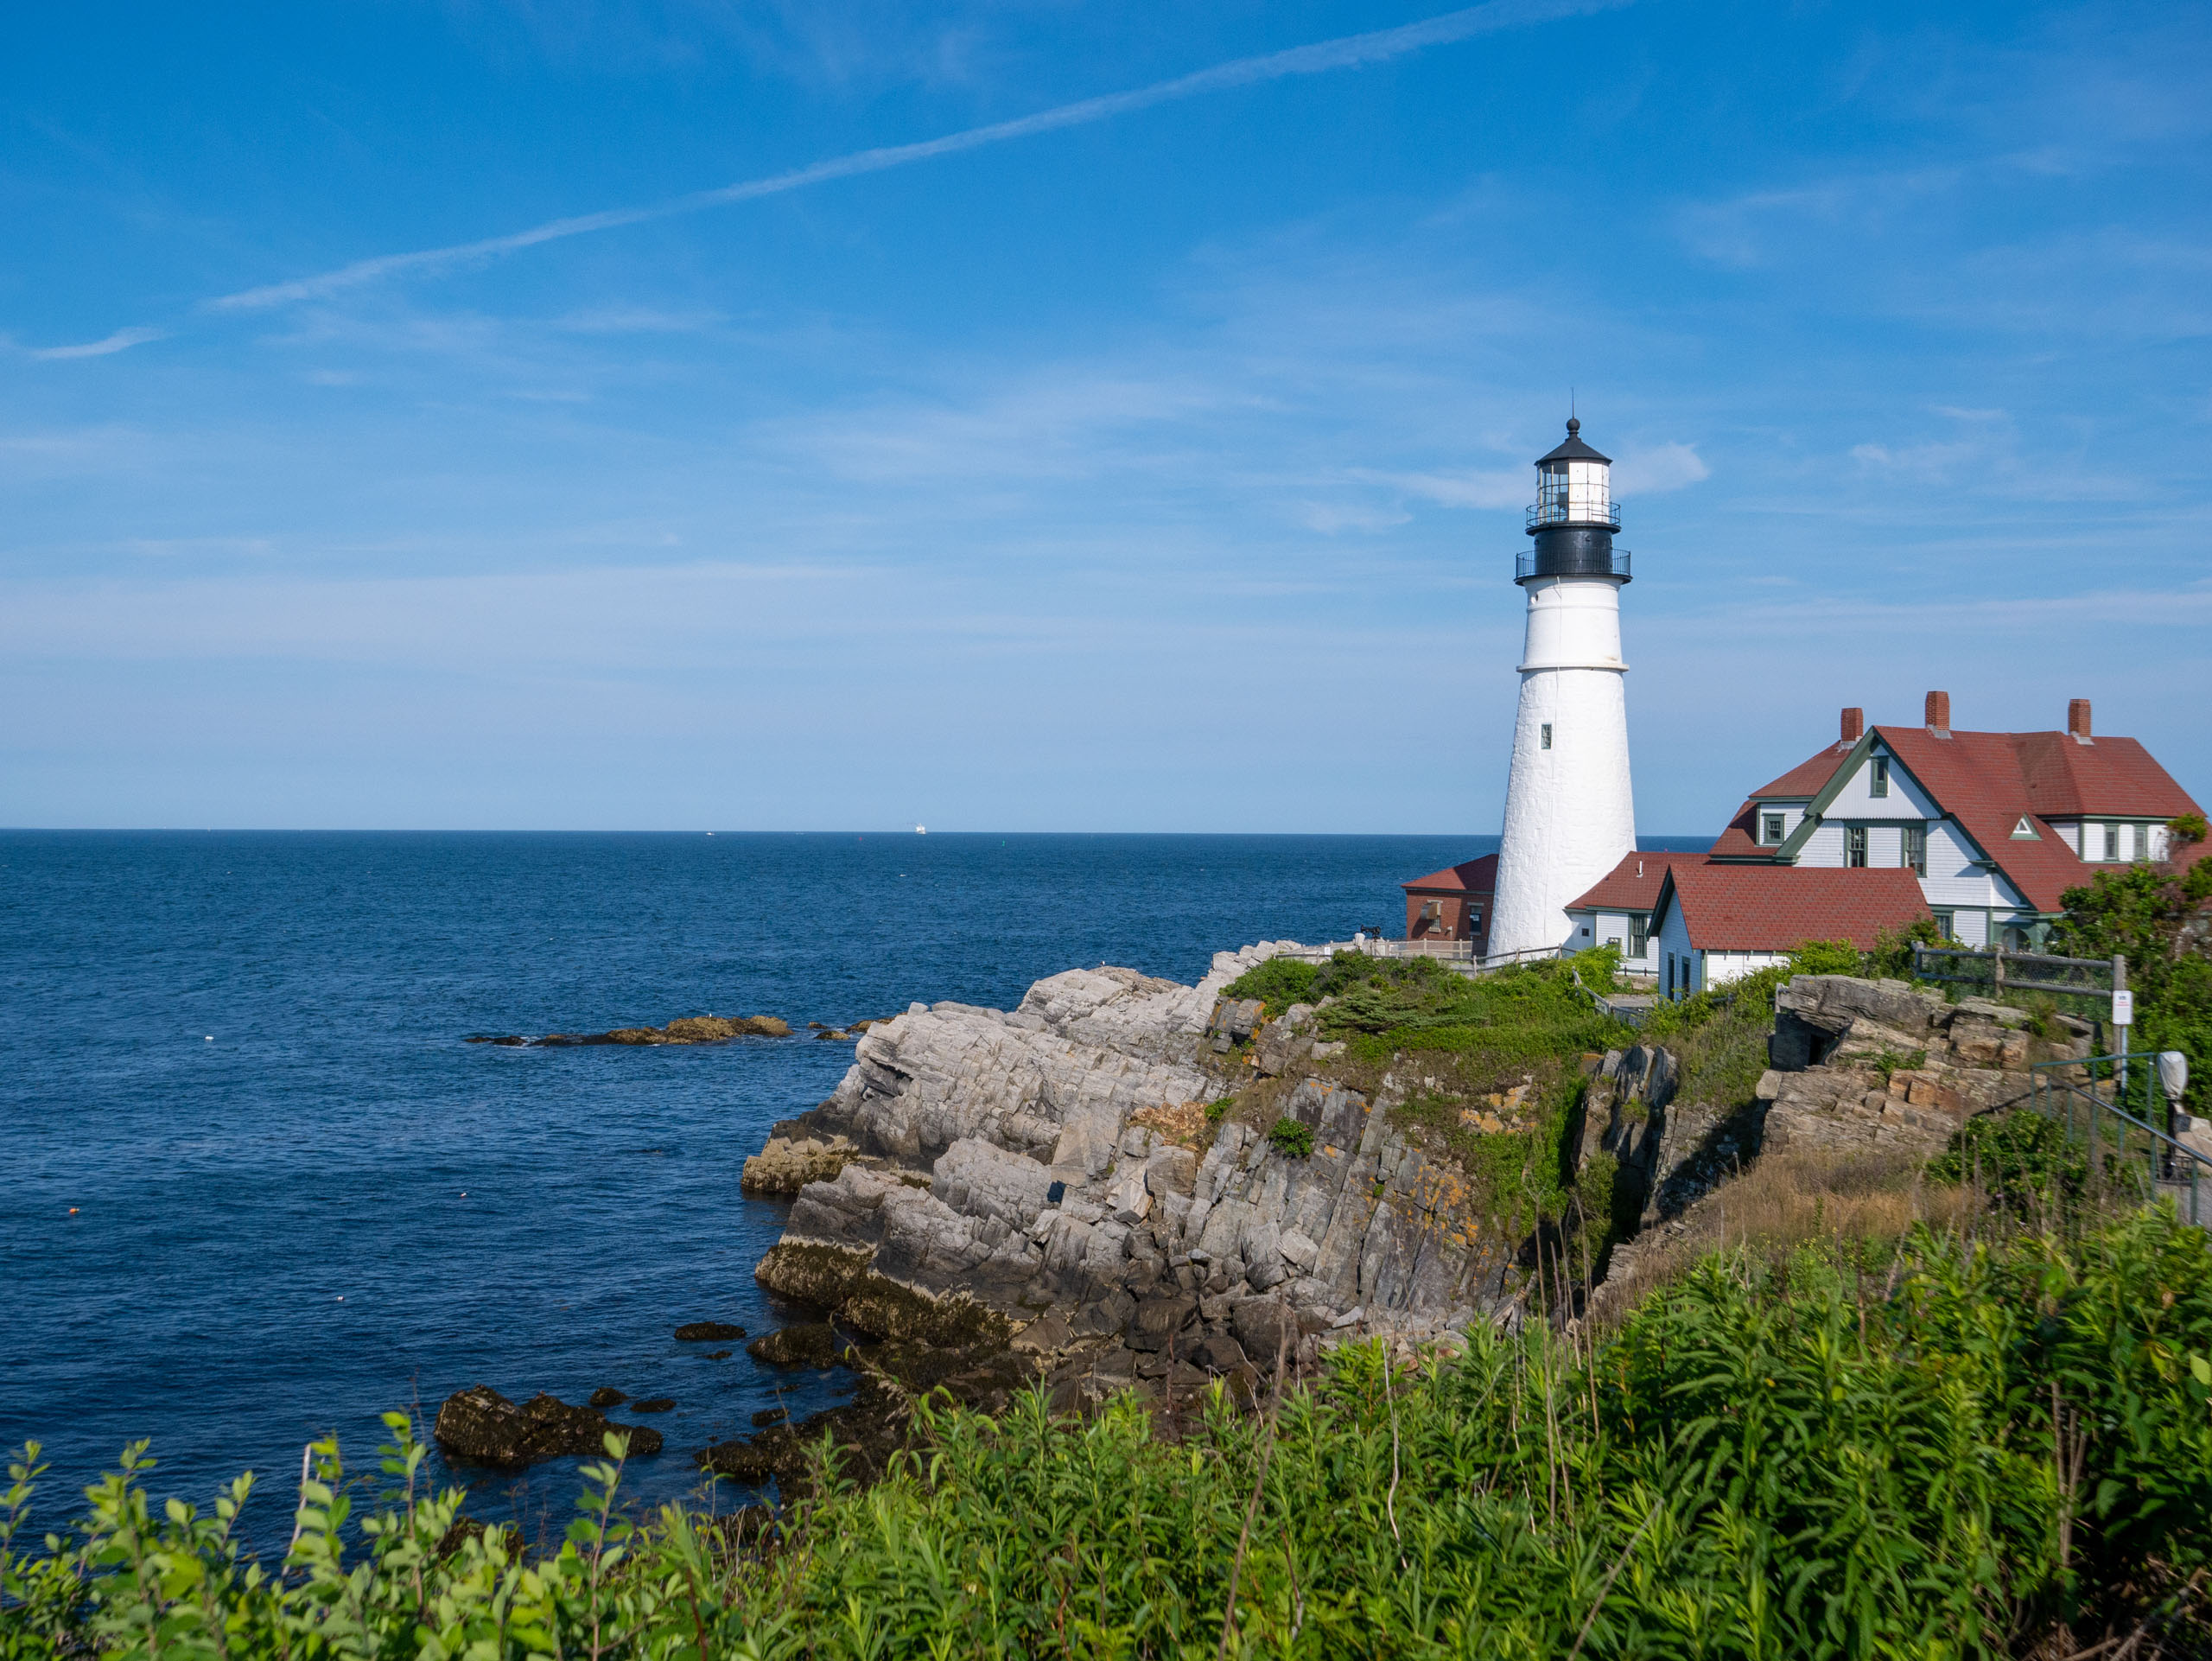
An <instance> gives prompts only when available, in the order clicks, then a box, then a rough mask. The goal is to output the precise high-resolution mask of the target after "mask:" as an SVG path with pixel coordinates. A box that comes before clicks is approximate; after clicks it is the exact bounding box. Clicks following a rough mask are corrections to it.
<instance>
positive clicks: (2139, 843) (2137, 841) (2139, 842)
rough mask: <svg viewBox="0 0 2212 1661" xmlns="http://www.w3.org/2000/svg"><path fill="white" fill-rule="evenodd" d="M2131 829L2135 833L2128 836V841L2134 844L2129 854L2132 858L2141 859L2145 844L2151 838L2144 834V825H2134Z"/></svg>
mask: <svg viewBox="0 0 2212 1661" xmlns="http://www.w3.org/2000/svg"><path fill="white" fill-rule="evenodd" d="M2129 829H2131V830H2132V831H2133V832H2134V835H2133V836H2131V837H2128V842H2129V843H2131V844H2132V847H2131V850H2130V851H2129V853H2128V857H2129V858H2130V859H2140V858H2142V857H2143V855H2144V848H2143V844H2144V843H2145V842H2147V841H2149V840H2150V838H2149V837H2147V836H2145V834H2144V831H2143V827H2142V826H2141V825H2139V824H2138V825H2132V826H2130V827H2129Z"/></svg>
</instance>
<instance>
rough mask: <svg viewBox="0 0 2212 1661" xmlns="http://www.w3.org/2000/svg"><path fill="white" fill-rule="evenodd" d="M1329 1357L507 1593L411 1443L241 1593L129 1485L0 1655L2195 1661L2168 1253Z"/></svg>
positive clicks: (23, 1478)
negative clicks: (386, 1481) (1161, 1431)
mask: <svg viewBox="0 0 2212 1661" xmlns="http://www.w3.org/2000/svg"><path fill="white" fill-rule="evenodd" d="M1468 1340H1469V1341H1468V1347H1467V1352H1466V1354H1465V1357H1464V1358H1463V1359H1459V1360H1458V1361H1456V1362H1446V1361H1442V1360H1438V1359H1432V1360H1430V1361H1429V1362H1427V1363H1426V1364H1425V1365H1423V1366H1421V1368H1420V1369H1419V1370H1417V1371H1413V1372H1409V1373H1402V1372H1395V1371H1393V1369H1392V1368H1391V1367H1390V1366H1389V1365H1388V1363H1387V1360H1386V1358H1385V1356H1384V1353H1383V1351H1382V1349H1381V1348H1380V1347H1379V1346H1372V1345H1370V1346H1354V1347H1348V1348H1346V1349H1344V1350H1341V1351H1339V1352H1338V1353H1337V1356H1336V1358H1335V1359H1334V1361H1333V1362H1332V1365H1331V1367H1330V1369H1329V1371H1328V1372H1327V1374H1326V1376H1325V1379H1324V1380H1323V1381H1322V1382H1321V1383H1320V1384H1319V1385H1318V1386H1317V1387H1313V1388H1310V1389H1300V1390H1294V1391H1290V1392H1289V1393H1287V1397H1286V1398H1285V1399H1284V1401H1283V1402H1282V1403H1281V1407H1280V1409H1279V1411H1278V1412H1277V1414H1276V1415H1275V1416H1273V1417H1268V1416H1264V1415H1262V1416H1242V1415H1239V1414H1237V1413H1236V1412H1235V1411H1234V1410H1231V1409H1230V1406H1229V1405H1228V1403H1227V1400H1226V1398H1225V1397H1222V1396H1218V1395H1217V1396H1216V1397H1215V1398H1214V1400H1213V1404H1212V1406H1211V1409H1210V1410H1208V1411H1207V1412H1206V1413H1205V1415H1204V1416H1203V1418H1202V1422H1198V1423H1195V1424H1191V1425H1189V1426H1188V1427H1187V1429H1188V1434H1187V1435H1186V1436H1185V1440H1184V1441H1182V1442H1181V1443H1179V1444H1169V1443H1164V1442H1162V1441H1159V1440H1156V1439H1155V1435H1154V1419H1153V1417H1152V1416H1151V1415H1150V1414H1149V1413H1148V1412H1147V1410H1145V1409H1144V1408H1143V1406H1142V1405H1141V1403H1138V1402H1136V1401H1135V1400H1134V1399H1133V1398H1128V1397H1124V1398H1122V1399H1120V1400H1118V1401H1116V1402H1115V1403H1109V1405H1108V1406H1107V1407H1106V1408H1105V1409H1104V1410H1102V1411H1101V1412H1100V1413H1099V1414H1098V1415H1097V1416H1096V1417H1095V1418H1094V1419H1092V1420H1091V1421H1090V1422H1087V1423H1086V1422H1069V1421H1064V1420H1054V1419H1053V1418H1052V1416H1050V1414H1049V1412H1048V1411H1047V1410H1046V1403H1045V1398H1044V1397H1042V1395H1041V1394H1036V1393H1033V1394H1031V1395H1029V1396H1027V1397H1024V1398H1022V1399H1021V1400H1020V1402H1019V1403H1017V1405H1016V1406H1015V1407H1014V1409H1013V1410H1010V1411H1009V1412H1008V1413H1007V1415H1006V1416H1004V1417H1002V1418H1001V1419H999V1420H997V1421H992V1420H989V1419H986V1418H982V1417H979V1416H973V1415H970V1414H967V1413H963V1412H957V1411H946V1412H944V1413H936V1412H932V1411H931V1410H929V1409H927V1408H926V1407H925V1408H924V1409H923V1410H921V1412H920V1414H919V1416H918V1429H919V1430H920V1432H921V1437H920V1445H918V1448H917V1449H916V1451H915V1453H914V1454H913V1455H912V1457H911V1458H906V1459H904V1460H902V1461H901V1462H899V1464H898V1465H897V1466H896V1467H895V1468H894V1470H893V1473H892V1475H891V1476H890V1477H889V1478H888V1479H887V1480H885V1481H883V1482H881V1483H880V1484H879V1485H877V1486H875V1487H874V1488H872V1489H870V1490H868V1491H866V1492H856V1491H854V1490H852V1489H850V1488H849V1487H841V1486H837V1485H836V1484H835V1483H834V1482H830V1483H823V1484H818V1485H817V1486H816V1488H815V1489H814V1491H813V1492H814V1498H813V1499H811V1500H810V1501H809V1502H808V1503H807V1505H805V1506H804V1507H803V1508H801V1509H798V1510H796V1511H792V1512H791V1513H789V1514H787V1515H786V1516H785V1517H784V1518H782V1519H781V1524H780V1532H777V1531H770V1532H769V1533H767V1534H766V1535H763V1534H762V1533H761V1532H760V1527H759V1517H758V1513H752V1514H750V1516H749V1517H740V1518H730V1517H727V1516H725V1517H721V1518H710V1517H708V1516H705V1515H702V1514H701V1512H699V1511H696V1510H694V1509H688V1508H685V1507H682V1506H671V1507H669V1508H666V1509H664V1510H663V1511H659V1512H658V1513H657V1514H655V1515H653V1516H652V1517H650V1518H644V1519H638V1518H632V1517H630V1516H628V1515H626V1514H625V1512H624V1511H623V1510H622V1508H621V1507H620V1504H619V1503H618V1496H617V1489H616V1483H617V1480H618V1472H617V1466H616V1463H615V1462H614V1461H611V1460H610V1461H603V1462H599V1463H596V1464H594V1466H592V1467H588V1476H589V1480H590V1488H589V1491H588V1492H587V1494H586V1496H585V1498H584V1499H583V1501H582V1506H581V1510H582V1514H581V1515H580V1516H579V1517H578V1518H577V1519H576V1521H575V1523H573V1524H571V1525H570V1527H569V1531H568V1533H567V1535H566V1537H565V1538H563V1539H561V1540H558V1541H556V1542H554V1543H552V1544H551V1545H550V1547H546V1548H541V1549H540V1550H537V1551H534V1552H530V1553H524V1552H521V1551H518V1549H517V1542H516V1540H515V1538H514V1537H513V1536H512V1535H511V1534H509V1533H506V1532H504V1531H498V1530H493V1531H470V1530H469V1528H468V1527H467V1525H466V1524H462V1523H461V1518H460V1508H461V1498H462V1496H461V1492H460V1491H459V1490H451V1491H448V1492H442V1493H432V1492H429V1491H428V1489H427V1488H426V1487H425V1486H424V1483H423V1469H422V1461H423V1448H422V1446H421V1445H420V1444H419V1443H416V1442H415V1441H412V1440H411V1438H410V1435H409V1434H408V1426H407V1421H406V1420H405V1418H404V1417H403V1416H397V1415H395V1416H392V1417H391V1419H390V1420H389V1421H388V1422H389V1423H391V1426H392V1428H393V1430H394V1433H395V1437H396V1441H395V1446H394V1447H393V1448H391V1450H390V1459H389V1461H388V1462H387V1464H386V1466H385V1469H386V1471H387V1473H389V1474H390V1476H391V1478H392V1479H393V1480H394V1483H395V1484H396V1492H391V1493H390V1494H388V1495H387V1496H386V1497H385V1499H383V1500H382V1501H380V1502H378V1503H377V1504H376V1505H374V1506H373V1508H372V1509H371V1510H370V1511H369V1512H368V1514H366V1515H360V1516H357V1515H356V1514H355V1513H354V1511H353V1501H352V1499H350V1498H348V1497H347V1490H346V1486H345V1483H344V1480H343V1473H342V1472H341V1471H340V1467H339V1465H338V1462H337V1451H336V1448H335V1447H334V1446H333V1445H332V1444H330V1443H327V1442H326V1443H323V1444H321V1445H320V1446H319V1448H318V1450H317V1458H318V1461H319V1463H318V1467H317V1469H316V1472H315V1479H314V1480H313V1481H311V1482H310V1483H308V1484H306V1485H303V1486H302V1492H301V1501H300V1505H299V1512H298V1521H299V1524H300V1527H299V1532H298V1535H297V1537H296V1544H295V1545H294V1547H293V1548H292V1550H291V1551H290V1553H289V1556H287V1557H286V1558H285V1559H284V1560H283V1562H282V1563H272V1564H269V1565H259V1564H256V1563H254V1562H252V1561H251V1559H250V1558H249V1557H248V1556H247V1555H246V1554H245V1552H244V1550H242V1549H241V1547H240V1545H239V1543H238V1533H237V1531H236V1528H235V1524H236V1522H237V1519H238V1508H239V1506H240V1505H244V1504H245V1503H246V1499H247V1492H248V1486H249V1485H247V1484H246V1483H245V1482H243V1481H242V1482H241V1483H239V1484H238V1485H234V1486H233V1487H232V1489H230V1490H228V1491H226V1493H225V1494H224V1495H223V1496H221V1497H220V1498H219V1499H218V1500H217V1502H216V1504H215V1506H214V1508H213V1512H212V1513H203V1512H201V1511H198V1510H195V1509H194V1508H192V1507H189V1506H186V1505H182V1504H181V1503H179V1502H175V1501H172V1502H170V1503H169V1505H168V1506H167V1507H166V1508H163V1507H160V1506H157V1505H151V1504H149V1501H148V1499H147V1497H146V1495H145V1492H144V1490H143V1487H142V1486H140V1483H141V1480H142V1479H143V1475H144V1473H145V1470H146V1468H147V1467H146V1463H145V1461H143V1459H141V1458H140V1457H139V1456H138V1454H137V1453H136V1452H134V1454H133V1455H132V1456H131V1458H130V1460H129V1461H126V1467H125V1469H124V1471H123V1472H122V1473H118V1475H117V1476H115V1477H113V1478H111V1479H109V1480H106V1481H105V1482H103V1483H102V1484H101V1485H99V1486H98V1487H96V1488H95V1489H94V1490H93V1491H92V1495H91V1499H92V1512H91V1514H90V1515H89V1516H88V1517H87V1518H86V1520H85V1521H84V1522H83V1523H82V1524H79V1525H78V1526H76V1527H75V1528H73V1529H71V1530H68V1531H64V1532H62V1533H61V1534H60V1535H58V1536H57V1537H55V1538H54V1540H53V1542H52V1543H50V1544H49V1545H48V1546H47V1547H45V1548H44V1549H42V1550H41V1549H40V1548H38V1547H37V1546H35V1545H32V1546H29V1549H28V1550H24V1549H23V1548H24V1546H25V1543H26V1542H27V1539H28V1537H29V1528H28V1527H27V1526H26V1524H25V1506H26V1505H27V1503H28V1502H29V1499H30V1498H31V1497H32V1496H31V1492H30V1490H31V1487H32V1477H31V1473H30V1471H29V1468H27V1467H18V1474H17V1477H16V1485H15V1486H14V1488H13V1490H12V1491H10V1492H9V1493H8V1494H7V1495H5V1496H4V1497H0V1512H4V1513H5V1518H6V1521H5V1524H4V1531H0V1581H4V1594H0V1596H4V1607H0V1651H4V1652H6V1653H8V1654H10V1655H31V1654H40V1655H46V1654H80V1655H90V1654H99V1653H107V1654H115V1655H145V1656H148V1657H149V1658H150V1657H153V1656H156V1655H168V1656H174V1657H177V1658H185V1657H200V1656H224V1657H236V1658H245V1657H250V1656H251V1657H261V1656H270V1657H275V1656H296V1657H300V1658H302V1661H304V1658H308V1657H313V1656H363V1657H366V1656H380V1657H404V1656H423V1657H432V1656H435V1657H449V1656H461V1655H480V1656H483V1657H485V1658H487V1661H493V1658H506V1657H522V1656H529V1655H540V1654H564V1655H591V1656H596V1657H601V1658H621V1661H630V1658H637V1661H645V1658H656V1661H658V1658H671V1661H673V1658H682V1661H708V1658H729V1661H739V1658H753V1661H764V1658H797V1657H800V1656H806V1657H810V1658H817V1661H843V1658H861V1657H868V1658H910V1657H911V1658H923V1657H934V1656H950V1655H958V1656H982V1655H989V1656H1007V1657H1016V1656H1020V1657H1027V1656H1061V1655H1119V1656H1132V1657H1134V1656H1159V1657H1166V1656H1190V1657H1205V1656H1210V1655H1213V1654H1215V1653H1216V1652H1217V1651H1225V1652H1227V1653H1230V1654H1235V1655H1239V1656H1261V1655H1266V1656H1289V1657H1294V1658H1320V1657H1334V1656H1340V1655H1360V1656H1367V1657H1380V1658H1400V1657H1405V1658H1411V1657H1436V1656H1444V1655H1482V1656H1485V1657H1488V1656H1503V1657H1516V1658H1529V1661H1535V1658H1540V1657H1542V1658H1557V1657H1562V1656H1570V1655H1581V1656H1588V1657H1592V1658H1613V1657H1623V1658H1625V1657H1673V1656H1702V1657H1715V1658H1719V1657H1747V1658H1748V1657H1760V1658H1790V1657H1797V1656H1808V1657H1809V1656H1833V1655H1853V1656H1861V1655H1864V1656H1901V1655H1912V1656H1931V1657H1932V1656H1970V1657H1981V1656H1990V1657H1995V1656H2002V1655H2011V1654H2021V1653H2028V1652H2031V1651H2032V1652H2034V1653H2038V1654H2050V1655H2066V1654H2072V1653H2075V1652H2076V1651H2083V1650H2084V1649H2088V1651H2089V1652H2091V1653H2100V1654H2101V1653H2105V1652H2107V1651H2110V1650H2112V1649H2113V1648H2114V1647H2115V1646H2116V1645H2120V1644H2122V1643H2123V1642H2126V1641H2128V1639H2129V1635H2130V1634H2134V1635H2136V1641H2135V1642H2134V1652H2136V1653H2139V1654H2144V1655H2147V1654H2151V1653H2154V1652H2156V1653H2164V1654H2169V1655H2171V1654H2196V1653H2202V1652H2203V1651H2204V1648H2205V1646H2206V1645H2207V1644H2208V1642H2212V1626H2208V1624H2207V1620H2206V1617H2205V1613H2204V1603H2203V1595H2202V1584H2203V1581H2204V1577H2205V1575H2207V1573H2208V1571H2212V1359H2208V1358H2209V1357H2212V1256H2209V1255H2208V1251H2207V1246H2206V1241H2205V1237H2204V1236H2203V1235H2202V1233H2201V1232H2199V1231H2196V1230H2193V1229H2190V1228H2187V1227H2184V1226H2182V1225H2178V1224H2177V1222H2176V1221H2175V1220H2174V1219H2173V1218H2172V1216H2171V1213H2170V1212H2167V1213H2151V1214H2145V1215H2142V1216H2139V1217H2136V1218H2134V1219H2129V1220H2126V1221H2124V1222H2121V1223H2120V1224H2117V1225H2113V1226H2110V1227H2107V1228H2106V1229H2104V1230H2102V1231H2099V1232H2096V1233H2094V1234H2091V1235H2089V1236H2088V1237H2086V1238H2079V1239H2076V1240H2075V1241H2073V1242H2071V1243H2063V1242H2061V1241H2058V1240H2056V1239H2051V1238H2033V1237H2030V1238H2012V1239H2010V1240H2003V1241H1999V1242H1997V1243H1994V1244H1977V1243H1974V1242H1972V1241H1967V1240H1961V1239H1959V1238H1949V1237H1943V1236H1938V1235H1934V1234H1930V1233H1928V1232H1926V1231H1923V1232H1921V1233H1919V1234H1917V1235H1916V1236H1915V1237H1913V1238H1911V1239H1910V1241H1909V1242H1908V1243H1907V1244H1906V1246H1905V1247H1904V1249H1903V1250H1902V1251H1900V1252H1898V1253H1897V1255H1896V1256H1895V1257H1891V1256H1889V1255H1888V1254H1881V1255H1879V1256H1878V1257H1875V1258H1874V1259H1873V1260H1872V1261H1869V1260H1867V1259H1866V1258H1865V1257H1861V1256H1859V1255H1855V1254H1854V1253H1853V1252H1850V1251H1840V1250H1839V1251H1827V1252H1821V1251H1811V1250H1808V1251H1802V1252H1800V1253H1798V1254H1797V1255H1796V1257H1794V1258H1792V1259H1791V1260H1789V1262H1788V1263H1786V1264H1784V1265H1783V1266H1781V1267H1778V1268H1776V1267H1765V1266H1762V1265H1760V1264H1759V1263H1756V1262H1754V1261H1752V1260H1751V1259H1749V1258H1747V1257H1743V1256H1741V1255H1734V1256H1719V1257H1713V1258H1711V1259H1708V1260H1707V1263H1705V1265H1704V1266H1703V1267H1702V1268H1700V1270H1698V1271H1696V1272H1695V1273H1694V1274H1693V1275H1692V1276H1690V1277H1689V1278H1688V1280H1687V1281H1685V1282H1682V1283H1681V1284H1680V1285H1678V1286H1675V1287H1674V1288H1672V1289H1668V1290H1666V1291H1663V1292H1662V1293H1661V1294H1659V1295H1656V1296H1654V1297H1653V1298H1652V1299H1651V1300H1649V1301H1648V1302H1646V1303H1645V1304H1644V1305H1643V1307H1642V1308H1639V1309H1637V1311H1636V1312H1635V1313H1634V1314H1632V1315H1631V1316H1630V1318H1629V1319H1628V1321H1627V1322H1626V1324H1625V1325H1624V1327H1622V1329H1621V1330H1620V1332H1619V1333H1618V1336H1616V1337H1615V1338H1613V1339H1611V1340H1609V1341H1606V1342H1605V1343H1602V1344H1599V1345H1598V1346H1595V1347H1594V1348H1588V1349H1585V1348H1580V1347H1577V1346H1570V1345H1568V1344H1567V1343H1565V1342H1564V1341H1562V1340H1557V1339H1554V1337H1552V1336H1551V1334H1549V1333H1548V1332H1546V1331H1544V1330H1543V1329H1541V1327H1533V1328H1531V1329H1530V1330H1529V1331H1528V1332H1527V1333H1523V1334H1522V1335H1521V1336H1519V1337H1515V1338H1508V1337H1504V1336H1501V1335H1499V1334H1497V1333H1493V1332H1491V1331H1490V1330H1488V1329H1487V1328H1484V1329H1478V1330H1477V1331H1475V1332H1473V1333H1470V1334H1469V1335H1468Z"/></svg>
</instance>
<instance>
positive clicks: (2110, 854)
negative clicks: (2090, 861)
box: [2105, 824, 2120, 859]
mask: <svg viewBox="0 0 2212 1661" xmlns="http://www.w3.org/2000/svg"><path fill="white" fill-rule="evenodd" d="M2105 857H2106V858H2107V859H2118V858H2119V857H2120V827H2119V826H2118V825H2116V824H2108V825H2107V826H2105Z"/></svg>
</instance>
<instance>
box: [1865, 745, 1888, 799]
mask: <svg viewBox="0 0 2212 1661" xmlns="http://www.w3.org/2000/svg"><path fill="white" fill-rule="evenodd" d="M1866 793H1867V794H1868V795H1869V796H1886V795H1888V794H1889V793H1890V758H1889V757H1888V756H1886V755H1878V756H1876V757H1875V758H1874V764H1873V768H1872V773H1870V774H1869V776H1868V778H1867V780H1866Z"/></svg>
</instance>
